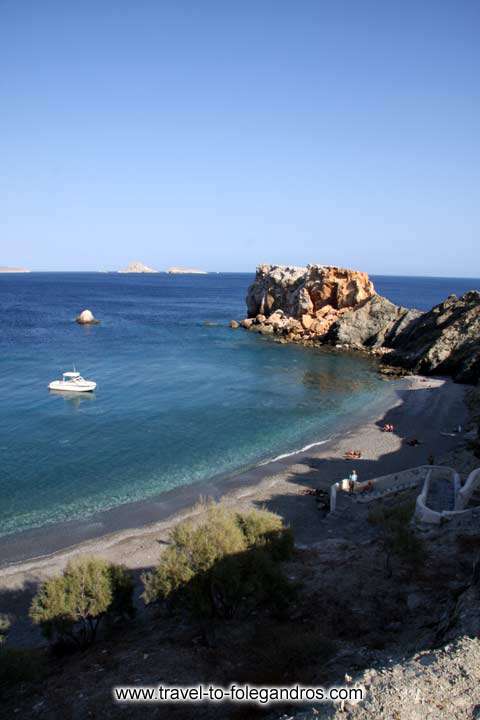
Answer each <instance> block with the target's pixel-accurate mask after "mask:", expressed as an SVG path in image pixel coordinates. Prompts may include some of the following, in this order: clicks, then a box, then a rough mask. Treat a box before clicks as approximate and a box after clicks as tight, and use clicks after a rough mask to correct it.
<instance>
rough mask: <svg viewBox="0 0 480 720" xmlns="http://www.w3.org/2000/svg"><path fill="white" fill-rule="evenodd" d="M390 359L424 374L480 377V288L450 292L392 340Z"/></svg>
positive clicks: (473, 379) (472, 379) (470, 379)
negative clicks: (479, 289)
mask: <svg viewBox="0 0 480 720" xmlns="http://www.w3.org/2000/svg"><path fill="white" fill-rule="evenodd" d="M389 345H390V347H392V348H394V350H393V352H392V353H391V355H390V357H389V360H390V361H391V362H392V363H396V364H398V365H402V366H403V367H406V368H408V369H411V370H415V372H419V373H423V374H426V375H428V374H436V375H452V376H453V378H454V379H455V380H456V381H458V382H467V383H475V382H477V381H478V379H479V378H480V292H477V291H476V290H472V291H470V292H467V293H465V295H463V296H462V297H460V298H457V296H456V295H450V296H449V297H448V298H447V299H446V300H444V301H443V302H442V303H440V304H439V305H436V306H435V307H434V308H432V310H430V311H429V312H426V313H423V314H422V315H420V317H419V318H418V319H417V320H416V322H414V323H411V324H409V325H407V326H406V327H404V328H403V330H402V332H400V333H398V334H397V336H396V337H395V338H393V339H391V340H390V342H389Z"/></svg>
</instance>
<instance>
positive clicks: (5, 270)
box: [0, 265, 30, 273]
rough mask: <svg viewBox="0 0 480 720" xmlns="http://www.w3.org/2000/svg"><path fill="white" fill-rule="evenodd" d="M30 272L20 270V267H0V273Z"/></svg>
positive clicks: (23, 269)
mask: <svg viewBox="0 0 480 720" xmlns="http://www.w3.org/2000/svg"><path fill="white" fill-rule="evenodd" d="M28 272H30V270H27V269H26V268H20V267H6V266H5V265H0V273H28Z"/></svg>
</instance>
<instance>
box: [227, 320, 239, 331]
mask: <svg viewBox="0 0 480 720" xmlns="http://www.w3.org/2000/svg"><path fill="white" fill-rule="evenodd" d="M229 325H230V327H231V328H232V330H236V329H237V328H239V327H240V323H238V322H237V321H236V320H230V322H229Z"/></svg>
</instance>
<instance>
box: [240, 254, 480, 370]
mask: <svg viewBox="0 0 480 720" xmlns="http://www.w3.org/2000/svg"><path fill="white" fill-rule="evenodd" d="M246 302H247V313H248V317H247V318H245V319H244V320H242V321H241V323H240V324H241V325H242V327H244V328H245V329H247V330H250V331H253V332H258V333H260V334H262V335H273V336H275V337H276V338H277V339H280V341H282V342H301V343H304V344H328V345H333V346H336V347H339V346H340V347H342V348H348V349H357V350H364V351H369V352H372V353H374V354H375V355H379V356H382V358H383V362H384V363H387V364H389V365H393V366H397V367H401V368H405V369H407V370H409V371H413V372H418V373H422V374H441V375H451V376H452V377H453V378H454V379H455V380H457V381H459V382H469V383H475V382H477V381H478V379H479V377H480V293H479V292H476V291H471V292H468V293H466V294H465V295H464V296H463V297H461V298H457V297H456V296H455V295H452V296H450V297H449V298H447V299H446V300H445V301H444V302H442V303H440V304H439V305H437V306H436V307H434V308H433V309H432V310H430V311H429V312H426V313H421V312H420V311H418V310H413V309H407V308H404V307H400V306H398V305H395V304H394V303H392V302H391V301H390V300H388V299H387V298H385V297H382V296H381V295H378V294H377V293H376V292H375V289H374V286H373V283H372V282H371V280H370V279H369V277H368V275H367V274H366V273H364V272H359V271H357V270H348V269H345V268H338V267H335V266H331V265H309V266H307V267H306V268H303V267H290V266H282V265H260V266H259V267H258V268H257V273H256V277H255V281H254V282H253V283H252V285H251V286H250V288H249V290H248V294H247V298H246Z"/></svg>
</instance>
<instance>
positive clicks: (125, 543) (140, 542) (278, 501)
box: [0, 376, 469, 647]
mask: <svg viewBox="0 0 480 720" xmlns="http://www.w3.org/2000/svg"><path fill="white" fill-rule="evenodd" d="M392 390H393V391H394V392H392V394H391V396H390V402H388V403H387V404H385V405H384V406H383V408H382V407H379V406H377V408H376V411H375V412H374V411H373V409H372V408H371V407H370V408H369V409H367V410H368V412H367V413H366V417H364V419H363V421H361V422H360V423H359V424H357V425H356V426H353V427H351V428H350V429H349V430H348V431H346V432H345V433H344V434H339V435H337V436H336V437H334V438H332V439H331V440H330V441H328V442H326V443H325V444H323V445H320V446H318V447H315V448H311V449H310V450H304V451H302V452H299V453H298V454H296V455H290V456H288V457H287V458H285V459H283V460H276V461H274V462H272V463H270V464H269V465H263V466H257V467H256V468H254V469H253V470H251V471H249V472H247V473H241V474H240V475H239V476H235V477H233V478H230V479H229V480H228V481H223V482H222V483H221V484H219V485H214V484H213V483H208V488H205V485H204V486H202V490H208V492H203V493H199V489H200V488H199V487H198V486H187V487H185V488H183V489H181V490H180V493H179V494H178V493H177V497H176V503H177V505H176V507H173V505H172V503H171V502H170V504H168V503H166V502H165V498H164V499H163V501H160V500H159V501H157V502H153V501H147V503H146V504H148V505H149V507H150V512H151V513H152V518H153V521H152V522H150V523H146V522H145V515H144V514H143V515H142V514H141V513H140V514H139V515H138V520H139V522H138V523H137V525H136V526H133V523H134V522H135V520H136V519H137V516H135V515H133V514H132V512H133V511H132V509H129V513H130V521H131V523H132V526H131V527H129V528H127V529H125V528H123V529H121V530H118V531H113V532H110V533H102V534H97V536H96V537H93V538H90V539H86V540H83V541H80V542H75V537H74V535H73V533H72V532H70V534H69V539H70V543H69V546H68V547H63V548H59V549H58V550H57V551H54V552H52V553H49V554H46V553H42V554H41V555H40V553H39V552H38V550H39V546H38V543H37V544H36V545H33V546H32V545H31V544H30V548H31V549H33V547H35V548H36V549H37V553H36V555H35V556H34V557H32V556H30V558H29V559H24V560H17V561H15V560H12V561H11V562H9V563H8V564H4V565H3V566H0V599H1V605H2V612H4V613H7V614H10V615H11V616H13V617H14V618H15V623H14V625H13V627H12V631H11V632H10V639H11V642H12V643H14V644H15V645H17V646H20V647H21V646H31V645H32V644H33V645H39V644H42V643H43V640H42V636H41V634H40V632H39V631H38V628H34V627H32V625H31V623H30V622H29V620H28V609H29V606H30V603H31V599H32V597H33V595H34V594H35V592H36V591H37V588H38V585H39V584H40V583H41V582H43V581H44V580H45V579H47V578H48V577H51V576H53V575H58V574H59V573H61V572H62V570H63V569H64V567H65V565H66V564H67V562H68V561H69V560H71V559H72V558H74V557H76V556H79V555H85V554H87V555H97V556H100V557H103V558H104V559H105V560H107V561H109V562H114V563H119V564H123V565H125V566H126V567H127V568H129V569H130V570H131V571H132V573H133V576H134V578H135V582H136V591H135V594H136V597H138V595H139V594H140V575H141V573H142V572H143V571H144V570H148V569H150V568H152V567H153V566H154V565H155V564H156V563H157V562H158V559H159V556H160V553H161V548H162V546H164V545H165V543H166V542H167V541H168V536H169V533H170V531H171V529H172V528H173V527H174V526H175V525H176V524H178V523H179V522H181V521H182V520H184V519H186V518H188V517H190V518H191V517H195V516H197V517H198V518H200V517H201V514H202V512H203V511H204V508H203V507H202V506H201V505H199V503H198V500H199V495H203V498H206V497H213V498H214V499H216V500H219V499H222V502H224V503H225V504H226V505H227V506H228V507H230V508H232V509H235V510H239V511H241V510H246V509H250V508H252V507H257V508H258V507H264V508H266V509H267V510H270V511H273V512H276V513H278V514H279V515H281V516H282V517H283V518H284V520H285V522H286V523H287V524H288V525H290V526H291V527H292V529H293V532H294V535H295V541H296V544H297V545H298V546H299V547H308V546H313V547H315V546H319V545H321V544H323V542H325V541H326V540H327V541H328V540H333V539H334V538H336V537H342V538H343V537H350V536H351V537H350V539H351V540H352V541H355V542H357V541H358V542H361V541H362V536H361V535H360V536H359V535H358V533H359V532H360V533H361V532H362V530H361V528H360V529H359V526H358V524H355V523H354V524H353V525H352V527H351V528H350V527H349V526H348V525H347V526H345V523H344V522H341V523H338V521H337V520H335V518H329V516H328V515H327V516H325V515H324V514H323V513H322V512H319V510H318V508H317V503H316V501H315V497H312V495H311V494H309V492H308V491H310V490H312V489H314V490H315V489H323V490H328V489H329V488H330V486H331V485H332V484H333V483H334V482H336V481H337V480H339V479H341V478H342V477H347V476H348V474H349V472H351V470H352V469H353V468H355V469H356V470H357V472H358V475H359V478H360V479H361V480H367V479H371V478H374V477H379V476H382V475H387V474H390V473H392V472H398V471H400V470H405V469H408V468H410V467H415V466H418V465H423V464H426V462H427V460H426V459H427V457H428V454H430V453H432V452H433V453H434V455H435V458H436V459H439V458H440V457H442V456H444V455H447V454H449V453H451V451H455V450H456V449H458V448H459V446H461V444H462V442H463V438H462V437H461V436H458V435H452V434H449V435H442V434H441V433H442V432H444V431H445V430H449V429H450V430H451V429H452V428H453V427H455V426H456V425H458V424H462V425H464V424H465V422H467V421H468V418H469V412H468V409H467V404H466V402H465V396H466V388H465V386H463V385H456V384H454V383H453V382H452V381H451V380H448V379H439V378H422V377H419V376H410V377H408V378H404V379H402V380H400V381H394V383H393V384H392ZM385 422H389V423H392V424H394V426H395V432H393V433H385V432H382V430H381V428H382V427H383V424H384V423H385ZM411 437H418V439H419V440H420V441H421V444H420V445H419V446H417V447H415V448H413V447H410V446H408V445H407V444H406V443H405V439H407V438H411ZM349 449H360V450H361V451H362V458H361V459H359V460H355V461H353V462H352V461H349V460H345V459H344V454H345V452H346V451H347V450H349ZM192 487H195V496H192V492H191V491H192ZM171 492H173V491H171ZM138 509H139V508H138V507H137V511H138ZM162 509H163V511H164V513H165V514H164V516H163V517H161V518H160V519H159V512H160V511H161V510H162ZM123 510H125V508H123ZM54 528H55V529H53V528H52V530H53V532H54V533H55V532H56V533H57V536H58V526H54ZM69 529H70V531H71V528H69ZM7 537H8V536H7ZM53 539H55V538H53ZM32 540H33V538H31V539H30V541H31V542H32ZM57 541H58V537H57ZM17 545H18V538H17ZM14 546H15V543H14V542H12V549H14ZM19 549H20V548H19V547H17V554H18V550H19Z"/></svg>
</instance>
